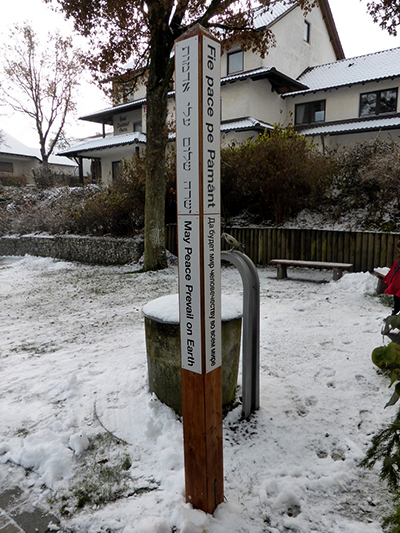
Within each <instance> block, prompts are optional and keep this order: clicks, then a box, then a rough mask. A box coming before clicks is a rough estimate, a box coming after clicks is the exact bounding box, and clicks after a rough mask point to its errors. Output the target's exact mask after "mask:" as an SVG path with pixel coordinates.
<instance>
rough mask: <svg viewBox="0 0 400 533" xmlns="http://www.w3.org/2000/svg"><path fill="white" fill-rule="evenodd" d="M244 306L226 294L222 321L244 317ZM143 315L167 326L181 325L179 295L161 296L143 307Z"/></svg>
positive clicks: (223, 297)
mask: <svg viewBox="0 0 400 533" xmlns="http://www.w3.org/2000/svg"><path fill="white" fill-rule="evenodd" d="M242 308H243V304H242V302H241V301H240V300H239V299H238V298H232V297H229V296H227V295H226V294H223V295H222V298H221V319H222V321H228V320H233V319H235V318H239V317H241V316H242ZM142 311H143V314H144V316H146V317H148V318H152V319H153V320H156V321H157V322H164V323H166V324H179V295H178V294H168V295H167V296H161V297H160V298H156V299H155V300H152V301H151V302H149V303H147V304H146V305H145V306H143V309H142Z"/></svg>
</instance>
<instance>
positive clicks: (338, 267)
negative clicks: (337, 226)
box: [269, 259, 353, 281]
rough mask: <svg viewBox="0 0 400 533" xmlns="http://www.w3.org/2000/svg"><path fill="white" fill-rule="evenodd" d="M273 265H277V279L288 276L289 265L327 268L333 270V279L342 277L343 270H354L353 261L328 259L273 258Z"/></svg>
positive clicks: (271, 262)
mask: <svg viewBox="0 0 400 533" xmlns="http://www.w3.org/2000/svg"><path fill="white" fill-rule="evenodd" d="M269 263H270V264H271V265H276V266H277V279H284V278H287V267H288V266H293V267H303V268H327V269H332V270H333V280H334V281H336V280H338V279H340V278H341V277H342V274H343V270H352V269H353V265H352V264H351V263H332V262H326V261H302V260H293V259H271V261H270V262H269Z"/></svg>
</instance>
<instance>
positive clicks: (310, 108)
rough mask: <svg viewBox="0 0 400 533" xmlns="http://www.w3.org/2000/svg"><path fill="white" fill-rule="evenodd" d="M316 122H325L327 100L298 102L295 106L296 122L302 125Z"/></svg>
mask: <svg viewBox="0 0 400 533" xmlns="http://www.w3.org/2000/svg"><path fill="white" fill-rule="evenodd" d="M314 122H325V100H319V101H318V102H307V103H306V104H297V105H296V107H295V123H296V124H297V125H301V124H312V123H314Z"/></svg>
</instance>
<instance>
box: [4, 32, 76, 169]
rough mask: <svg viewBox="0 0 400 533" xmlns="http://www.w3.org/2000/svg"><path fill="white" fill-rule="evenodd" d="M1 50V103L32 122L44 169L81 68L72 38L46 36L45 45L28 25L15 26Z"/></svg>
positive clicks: (71, 108)
mask: <svg viewBox="0 0 400 533" xmlns="http://www.w3.org/2000/svg"><path fill="white" fill-rule="evenodd" d="M8 42H9V44H8V45H7V46H6V47H5V48H4V49H3V61H2V79H3V80H4V81H3V82H2V84H1V86H0V103H1V104H2V105H7V106H9V107H10V108H11V109H13V110H14V111H15V112H17V113H22V114H24V115H26V116H28V117H30V118H31V119H32V121H33V122H34V124H35V128H36V131H37V134H38V136H39V145H40V154H41V158H42V162H43V165H44V166H47V164H48V161H49V157H50V155H51V154H52V153H53V150H54V148H55V146H56V145H57V143H58V141H59V140H60V138H61V137H62V132H63V128H64V125H65V121H66V118H67V115H68V113H71V112H72V111H74V110H75V101H74V95H75V90H76V88H77V87H78V85H79V79H80V75H81V73H82V69H83V65H82V58H81V56H80V54H79V53H78V52H77V51H76V50H74V48H73V46H72V40H71V38H64V37H62V36H60V35H59V34H58V33H56V34H54V35H51V34H49V35H48V38H47V43H46V45H45V46H40V43H39V41H38V38H37V36H36V34H35V32H34V30H33V29H32V28H31V26H30V25H29V24H27V23H24V24H23V25H21V26H20V25H18V24H17V25H15V26H14V28H13V29H12V30H11V32H10V38H9V41H8Z"/></svg>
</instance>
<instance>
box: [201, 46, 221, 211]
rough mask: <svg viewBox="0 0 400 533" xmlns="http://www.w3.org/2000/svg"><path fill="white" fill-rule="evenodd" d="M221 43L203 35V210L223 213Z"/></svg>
mask: <svg viewBox="0 0 400 533" xmlns="http://www.w3.org/2000/svg"><path fill="white" fill-rule="evenodd" d="M220 57H221V52H220V45H219V43H217V42H215V41H213V40H212V39H209V38H208V37H203V76H202V78H203V191H204V192H203V212H204V214H209V213H220V189H221V187H220V181H221V177H220V168H221V161H220V157H221V155H220V154H221V149H220V147H221V129H220V114H221V102H220V73H221V66H220Z"/></svg>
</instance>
